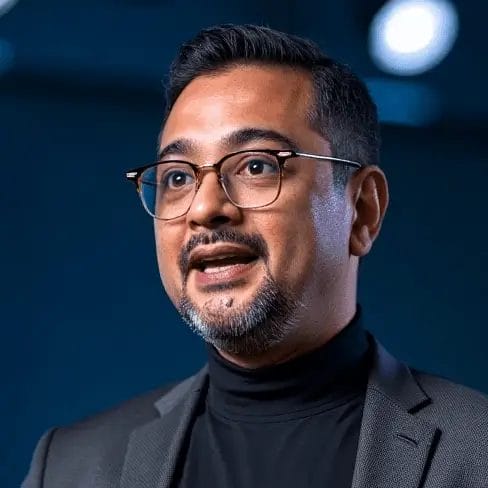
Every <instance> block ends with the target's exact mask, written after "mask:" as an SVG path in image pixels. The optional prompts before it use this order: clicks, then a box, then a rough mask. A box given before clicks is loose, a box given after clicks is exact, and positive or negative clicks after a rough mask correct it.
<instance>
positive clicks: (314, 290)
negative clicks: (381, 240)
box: [154, 65, 352, 354]
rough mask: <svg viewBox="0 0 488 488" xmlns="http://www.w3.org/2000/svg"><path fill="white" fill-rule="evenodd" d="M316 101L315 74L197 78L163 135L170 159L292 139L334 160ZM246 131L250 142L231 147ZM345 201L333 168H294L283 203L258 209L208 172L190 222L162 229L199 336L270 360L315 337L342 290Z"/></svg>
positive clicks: (162, 256)
mask: <svg viewBox="0 0 488 488" xmlns="http://www.w3.org/2000/svg"><path fill="white" fill-rule="evenodd" d="M311 103H313V102H312V83H311V79H310V77H309V75H308V74H306V73H304V72H301V71H298V70H292V69H291V68H285V67H273V66H263V65H247V66H238V67H234V68H232V69H228V70H226V71H223V72H220V73H217V74H212V75H211V76H200V77H197V78H196V79H194V80H193V81H192V82H191V83H190V84H189V85H188V86H187V87H186V88H185V89H184V90H183V92H182V93H181V95H180V96H179V97H178V99H177V101H176V103H175V104H174V106H173V108H172V110H171V113H170V115H169V117H168V120H167V122H166V124H165V126H164V129H163V131H162V133H161V140H160V148H161V150H164V149H165V148H167V147H168V146H169V145H170V144H171V145H172V147H173V150H171V151H170V152H169V153H166V154H165V155H164V157H163V159H164V160H169V159H178V160H185V161H190V162H193V163H195V164H197V165H203V164H208V163H214V162H216V161H218V160H219V159H220V158H222V157H223V156H225V155H226V154H228V153H230V152H234V151H239V150H244V149H289V148H290V147H289V146H288V145H287V144H286V143H285V139H289V140H290V141H293V143H294V144H295V145H296V146H297V147H299V148H300V150H301V151H303V152H307V153H313V154H320V155H326V156H327V155H331V152H330V146H329V143H328V141H327V140H326V139H324V138H323V137H321V136H320V135H318V134H317V133H316V132H314V131H313V130H312V129H311V128H310V124H309V121H308V119H307V111H308V110H309V109H310V106H311ZM249 129H251V130H249ZM258 131H261V135H260V136H259V137H256V134H258ZM263 131H266V132H268V133H269V135H263V134H262V133H263ZM237 133H239V134H241V135H242V134H246V135H245V137H240V138H236V137H231V136H232V135H236V134H237ZM273 134H275V135H276V137H275V136H273ZM278 135H281V136H282V138H281V139H282V140H280V137H278ZM182 140H184V142H185V144H181V141H182ZM176 141H178V144H176V145H175V144H173V143H175V142H176ZM346 200H347V198H346V197H345V196H341V195H340V192H335V191H334V188H333V184H332V168H331V163H330V162H327V161H315V160H313V159H310V158H308V159H307V158H295V159H290V160H288V161H287V163H286V164H285V166H284V171H283V178H282V186H281V192H280V195H279V198H278V199H277V200H276V201H275V202H274V203H272V204H271V205H269V206H266V207H262V208H256V209H241V208H238V207H236V206H235V205H233V204H232V203H231V202H230V201H229V200H228V198H227V197H226V195H225V193H224V192H223V190H222V188H221V186H220V184H219V181H218V178H217V175H216V173H215V172H213V171H211V170H210V171H205V172H204V173H203V178H202V181H201V185H200V187H199V189H198V191H197V193H196V196H195V198H194V200H193V203H192V205H191V207H190V209H189V211H188V213H187V214H186V215H184V216H182V217H179V218H176V219H174V220H171V221H161V220H156V219H155V221H154V225H155V235H156V246H157V255H158V263H159V269H160V274H161V278H162V281H163V284H164V287H165V289H166V292H167V294H168V296H169V297H170V299H171V300H172V302H173V303H174V304H175V306H176V307H177V308H178V309H179V310H180V312H181V313H182V315H183V316H184V318H185V319H186V320H187V321H189V323H190V325H191V326H192V328H193V329H194V330H196V331H197V332H198V333H200V334H201V335H202V336H203V337H204V338H205V339H206V340H208V341H209V342H212V343H214V345H216V346H217V347H220V348H221V349H224V350H225V349H227V350H228V351H229V352H230V351H232V352H234V353H239V352H242V353H244V352H247V353H249V354H252V353H253V351H255V352H258V351H259V352H262V351H264V350H265V349H266V348H269V347H270V346H271V345H273V343H277V342H279V341H283V340H286V337H285V336H291V335H295V336H300V334H305V333H306V332H305V331H306V330H307V329H308V333H310V328H311V327H316V326H317V324H320V323H321V322H323V321H325V320H326V318H327V315H328V313H329V312H330V310H331V307H333V304H334V302H335V300H337V297H338V294H340V293H343V292H344V286H345V279H346V274H347V268H348V266H349V258H350V256H349V232H350V226H351V219H352V211H351V208H350V205H348V203H347V201H346ZM195 256H197V257H198V256H200V258H202V256H203V257H204V258H205V259H206V260H207V261H206V263H207V264H206V265H205V266H204V265H202V261H201V260H200V261H199V260H198V259H197V258H195ZM224 258H225V259H224ZM195 260H196V261H195ZM219 260H221V261H219ZM191 263H193V265H192V264H191ZM277 309H280V310H277ZM251 322H252V323H251ZM280 323H281V324H282V325H280ZM280 327H281V329H280ZM267 329H268V332H266V330H267ZM263 331H264V332H263ZM245 335H248V336H249V337H251V336H252V337H253V341H247V342H246V341H245V340H244V336H245ZM232 337H233V338H234V340H231V339H232ZM239 338H240V339H242V340H241V341H240V342H239ZM242 341H244V342H242ZM259 342H261V345H260V344H258V343H259ZM244 343H245V344H244Z"/></svg>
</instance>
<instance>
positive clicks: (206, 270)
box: [203, 264, 237, 274]
mask: <svg viewBox="0 0 488 488" xmlns="http://www.w3.org/2000/svg"><path fill="white" fill-rule="evenodd" d="M233 266H237V264H227V265H224V266H218V265H211V266H206V267H205V268H204V269H203V272H204V273H209V274H210V273H220V272H221V271H225V270H226V269H229V268H232V267H233Z"/></svg>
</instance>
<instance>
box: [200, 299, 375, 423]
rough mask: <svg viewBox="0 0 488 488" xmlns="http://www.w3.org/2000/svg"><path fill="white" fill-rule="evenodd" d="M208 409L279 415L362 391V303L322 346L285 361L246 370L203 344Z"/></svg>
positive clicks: (364, 375) (365, 364) (228, 414)
mask: <svg viewBox="0 0 488 488" xmlns="http://www.w3.org/2000/svg"><path fill="white" fill-rule="evenodd" d="M206 347H207V351H208V365H209V377H210V383H209V392H208V397H207V403H208V405H209V406H210V408H211V409H212V410H214V411H216V412H218V413H221V414H223V415H225V416H226V417H229V418H235V419H240V418H249V417H253V418H256V417H260V416H261V417H268V416H276V415H279V416H280V417H281V416H283V415H285V414H293V412H298V411H300V412H305V411H307V412H309V413H310V411H312V410H315V409H317V408H318V409H320V408H322V409H324V406H325V407H327V408H333V407H334V406H335V405H339V404H342V403H343V402H344V401H347V399H350V398H353V397H355V396H356V395H359V394H361V393H363V392H364V389H365V387H366V384H367V375H368V369H369V368H368V364H369V354H368V349H369V342H368V338H367V332H366V330H365V329H364V328H363V323H362V313H361V306H360V305H359V304H358V305H357V308H356V314H355V316H354V318H353V319H352V320H351V322H349V324H347V326H346V327H344V328H343V329H342V330H341V331H340V332H339V333H338V334H337V335H335V336H334V337H333V338H332V339H331V340H330V341H328V342H327V343H326V344H324V345H322V346H320V347H319V348H317V349H314V350H312V351H310V352H308V353H306V354H304V355H302V356H299V357H297V358H293V359H291V360H290V361H287V362H285V363H281V364H277V365H272V366H266V367H262V368H257V369H249V368H243V367H240V366H237V365H236V364H234V363H231V362H230V361H228V360H227V359H225V358H223V357H222V356H221V355H220V354H219V352H218V351H217V349H215V347H214V346H212V345H210V344H207V345H206Z"/></svg>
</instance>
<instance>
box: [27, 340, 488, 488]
mask: <svg viewBox="0 0 488 488" xmlns="http://www.w3.org/2000/svg"><path fill="white" fill-rule="evenodd" d="M368 339H369V341H370V342H371V345H372V347H373V351H374V352H373V354H374V361H373V366H372V368H371V371H370V373H369V379H368V386H367V391H366V399H365V405H364V411H363V418H362V424H361V431H360V436H359V445H358V453H357V458H356V465H355V469H354V476H353V482H352V488H420V487H422V488H488V397H487V396H485V395H483V394H482V393H479V392H477V391H475V390H472V389H470V388H467V387H465V386H462V385H458V384H455V383H453V382H451V381H449V380H447V379H444V378H442V377H439V376H434V375H430V374H426V373H423V372H420V371H417V370H415V369H412V368H409V367H408V366H407V365H405V364H404V363H402V362H400V361H398V360H397V359H395V358H394V357H393V356H392V355H390V354H389V353H388V352H387V351H386V350H385V348H384V347H383V346H382V345H381V344H380V343H379V342H378V341H377V340H376V339H375V338H374V337H373V336H372V335H371V334H370V333H369V332H368ZM207 384H208V371H207V366H205V367H203V368H202V369H201V370H200V371H199V372H198V373H197V374H195V375H194V376H192V377H190V378H187V379H186V380H184V381H182V382H181V383H178V384H176V386H173V387H170V388H166V389H161V390H156V391H153V392H151V393H149V394H146V395H144V396H142V397H139V398H135V399H133V400H130V401H129V402H126V403H124V404H122V405H121V406H119V407H118V408H115V409H113V410H111V411H108V412H106V413H103V414H100V415H98V416H95V417H91V418H89V419H87V420H85V421H82V422H80V423H78V424H75V425H72V426H69V427H63V428H55V429H51V430H49V431H48V432H47V433H46V434H45V435H44V436H43V437H42V438H41V440H40V441H39V443H38V445H37V448H36V450H35V452H34V456H33V459H32V463H31V468H30V471H29V473H28V475H27V477H26V479H25V480H24V483H23V485H22V486H23V488H42V487H43V488H115V487H120V488H153V487H154V488H156V487H157V488H170V486H171V482H172V480H174V478H175V468H176V466H177V461H178V459H181V457H180V458H179V455H180V454H181V455H182V456H184V447H185V439H187V438H188V437H187V436H188V435H189V433H190V430H191V425H192V419H193V418H194V416H195V410H196V407H197V404H198V402H199V401H200V400H202V399H203V398H204V395H205V391H206V387H207ZM324 435H326V433H324ZM174 486H175V485H174V484H173V487H174ZM230 488H231V487H230Z"/></svg>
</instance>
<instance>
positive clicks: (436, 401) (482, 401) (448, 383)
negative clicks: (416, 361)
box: [410, 368, 488, 423]
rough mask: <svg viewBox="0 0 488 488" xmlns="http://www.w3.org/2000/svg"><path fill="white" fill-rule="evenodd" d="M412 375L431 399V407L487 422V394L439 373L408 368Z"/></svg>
mask: <svg viewBox="0 0 488 488" xmlns="http://www.w3.org/2000/svg"><path fill="white" fill-rule="evenodd" d="M410 371H411V372H412V375H413V377H414V378H415V380H416V381H417V383H418V384H419V386H420V387H421V388H422V390H423V391H424V392H425V393H426V394H427V396H428V397H429V398H431V400H432V403H431V405H432V408H433V409H434V410H438V411H439V412H451V415H457V416H460V417H462V418H465V419H469V418H473V420H476V419H480V417H481V420H483V421H484V422H485V423H488V395H486V394H485V393H482V392H481V391H478V390H475V389H473V388H470V387H468V386H465V385H462V384H459V383H456V382H455V381H452V380H450V379H449V378H446V377H444V376H441V375H435V374H432V373H427V372H425V371H420V370H418V369H415V368H410Z"/></svg>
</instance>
